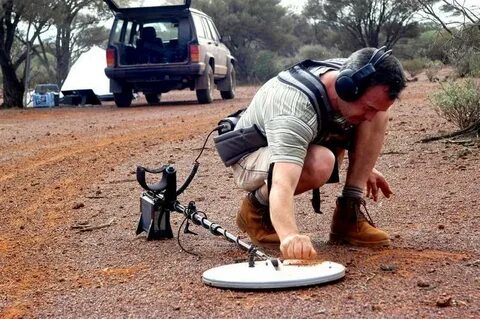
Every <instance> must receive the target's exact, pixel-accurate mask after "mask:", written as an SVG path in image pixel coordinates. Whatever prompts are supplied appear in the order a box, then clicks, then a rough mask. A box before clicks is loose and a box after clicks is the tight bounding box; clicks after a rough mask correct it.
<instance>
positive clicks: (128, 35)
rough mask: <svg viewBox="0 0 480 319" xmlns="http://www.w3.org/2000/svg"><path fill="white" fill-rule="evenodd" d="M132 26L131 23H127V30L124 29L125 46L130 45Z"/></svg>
mask: <svg viewBox="0 0 480 319" xmlns="http://www.w3.org/2000/svg"><path fill="white" fill-rule="evenodd" d="M132 26H133V22H132V21H128V23H127V28H126V29H125V40H124V43H125V44H130V43H132V41H131V40H132V39H131V37H132Z"/></svg>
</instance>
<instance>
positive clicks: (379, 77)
mask: <svg viewBox="0 0 480 319" xmlns="http://www.w3.org/2000/svg"><path fill="white" fill-rule="evenodd" d="M375 50H376V49H375V48H363V49H360V50H358V51H355V52H353V53H352V55H350V57H348V59H347V61H346V62H345V64H344V65H343V66H342V68H341V69H340V70H344V69H352V70H354V71H356V70H358V69H360V68H361V67H363V66H364V65H365V64H367V63H368V61H369V60H370V58H371V57H372V55H373V52H374V51H375ZM375 70H376V72H375V73H374V74H373V75H372V76H370V77H369V78H367V79H366V81H365V83H364V85H365V88H367V87H371V86H375V85H386V86H388V96H389V97H390V98H391V99H392V100H395V99H397V98H398V96H399V95H400V92H401V91H402V90H403V89H404V88H405V86H406V84H405V82H406V80H405V73H404V71H403V67H402V65H401V64H400V61H398V59H397V58H396V57H394V56H393V55H390V56H389V57H387V58H386V59H385V60H383V61H382V62H381V63H379V64H377V65H376V66H375Z"/></svg>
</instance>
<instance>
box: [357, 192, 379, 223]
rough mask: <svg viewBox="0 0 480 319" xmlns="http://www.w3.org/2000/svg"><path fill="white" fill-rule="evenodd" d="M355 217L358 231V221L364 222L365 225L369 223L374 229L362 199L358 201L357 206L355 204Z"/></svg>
mask: <svg viewBox="0 0 480 319" xmlns="http://www.w3.org/2000/svg"><path fill="white" fill-rule="evenodd" d="M362 207H363V211H362ZM355 215H356V217H357V229H358V221H359V220H366V221H367V223H369V224H370V225H372V226H373V227H376V226H375V223H374V222H373V219H372V217H371V216H370V214H369V213H368V209H367V203H366V202H365V200H364V199H363V198H360V199H359V201H358V205H357V203H355Z"/></svg>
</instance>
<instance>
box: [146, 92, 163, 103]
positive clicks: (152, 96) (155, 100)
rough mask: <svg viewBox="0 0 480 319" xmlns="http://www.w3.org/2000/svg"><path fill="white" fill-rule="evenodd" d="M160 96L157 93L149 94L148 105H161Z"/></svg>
mask: <svg viewBox="0 0 480 319" xmlns="http://www.w3.org/2000/svg"><path fill="white" fill-rule="evenodd" d="M160 96H161V95H160V94H157V93H147V94H145V99H146V100H147V103H148V104H158V103H160Z"/></svg>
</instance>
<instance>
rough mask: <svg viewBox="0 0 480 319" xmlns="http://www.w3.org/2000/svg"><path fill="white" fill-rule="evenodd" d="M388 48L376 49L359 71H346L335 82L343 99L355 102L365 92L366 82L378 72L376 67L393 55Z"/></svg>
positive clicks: (336, 88)
mask: <svg viewBox="0 0 480 319" xmlns="http://www.w3.org/2000/svg"><path fill="white" fill-rule="evenodd" d="M386 48H387V47H386V46H383V47H380V48H378V49H375V51H374V52H373V54H372V56H371V57H370V59H369V60H368V62H367V63H366V64H365V65H363V66H362V67H361V68H359V69H358V70H355V71H354V70H352V69H344V70H343V71H341V72H340V73H339V74H338V76H337V80H336V81H335V90H336V91H337V94H338V95H339V96H340V98H341V99H343V100H345V101H355V100H356V99H358V98H359V97H360V96H361V95H362V94H363V92H364V91H365V86H366V80H367V79H368V78H369V77H371V76H372V74H374V73H375V72H376V69H375V67H376V66H377V65H379V64H380V63H382V62H383V61H384V60H385V59H386V58H388V57H389V56H390V55H391V54H392V50H386Z"/></svg>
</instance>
